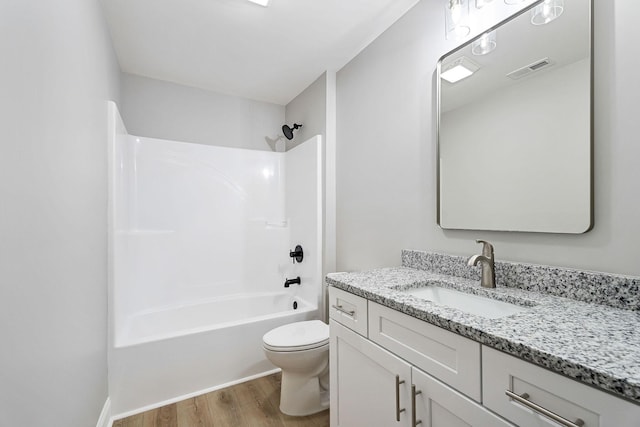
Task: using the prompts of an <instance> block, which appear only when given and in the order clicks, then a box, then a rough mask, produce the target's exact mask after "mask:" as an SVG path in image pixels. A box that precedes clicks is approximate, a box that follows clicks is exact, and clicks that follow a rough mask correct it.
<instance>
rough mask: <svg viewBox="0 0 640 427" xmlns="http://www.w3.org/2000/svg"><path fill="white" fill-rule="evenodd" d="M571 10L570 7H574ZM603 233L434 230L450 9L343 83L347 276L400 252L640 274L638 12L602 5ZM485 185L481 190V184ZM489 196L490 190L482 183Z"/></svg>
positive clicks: (598, 186)
mask: <svg viewBox="0 0 640 427" xmlns="http://www.w3.org/2000/svg"><path fill="white" fill-rule="evenodd" d="M567 7H569V5H567ZM594 16H595V29H594V34H595V71H594V74H595V88H594V91H595V94H594V98H595V107H594V109H595V112H594V114H595V122H594V128H595V138H594V145H595V148H594V151H595V152H594V158H595V165H594V168H595V177H594V181H595V221H594V223H595V226H594V228H593V230H592V231H590V232H588V233H586V234H582V235H553V234H535V233H531V234H530V233H506V232H481V231H445V230H442V229H440V228H439V227H438V226H437V225H436V176H435V170H436V159H435V152H436V138H435V117H434V112H435V105H434V85H435V83H434V79H435V77H434V71H435V65H436V62H437V60H438V58H439V57H440V56H441V55H443V54H444V53H445V52H447V51H448V50H450V49H452V48H453V47H455V45H454V44H453V43H451V42H445V40H444V37H443V36H442V34H444V29H443V23H442V20H443V13H442V2H440V1H436V0H422V1H421V2H420V3H418V4H417V5H416V7H414V8H413V9H412V10H411V11H409V12H408V13H407V14H406V15H405V16H404V17H403V18H402V19H400V20H399V21H398V22H396V24H394V25H393V26H392V27H391V28H390V29H389V30H387V31H386V32H385V33H384V34H382V35H381V36H380V37H379V38H378V39H376V40H375V41H374V42H373V43H372V44H371V45H369V46H368V47H367V48H366V49H365V50H364V51H363V52H361V53H360V54H359V55H358V56H357V57H356V58H355V59H353V60H352V61H351V62H350V63H349V64H347V65H346V66H345V67H344V68H343V69H342V70H340V71H339V72H338V75H337V132H338V133H337V218H338V221H337V257H338V270H354V269H363V268H371V267H380V266H389V265H398V264H399V263H400V251H401V249H403V248H413V249H422V250H430V251H439V252H446V253H451V254H458V255H470V254H474V253H477V252H478V251H479V249H480V248H479V247H478V246H477V245H476V244H475V242H474V239H476V238H483V239H487V240H489V241H491V242H493V243H494V244H495V247H496V257H497V258H498V259H502V260H513V261H525V262H532V263H540V264H549V265H560V266H569V267H577V268H584V269H590V270H600V271H607V272H614V273H623V274H634V275H638V274H640V262H638V260H639V257H638V253H639V250H638V241H637V239H638V236H640V221H639V220H638V218H640V198H639V197H638V183H639V182H640V168H638V167H637V161H638V159H639V158H640V144H637V143H636V141H637V135H638V129H637V125H636V123H637V119H636V118H635V117H634V113H635V112H636V111H637V100H638V99H640V87H639V86H638V85H634V84H633V83H632V82H633V81H635V79H636V76H635V74H636V72H635V70H637V69H638V68H640V58H639V57H638V56H637V55H633V54H630V52H635V51H637V48H636V41H637V40H639V39H640V27H638V25H637V23H636V21H637V18H638V17H639V16H640V4H639V3H638V2H629V1H621V0H618V1H611V0H595V11H594ZM478 176H479V178H478V180H479V181H481V175H480V173H479V175H478ZM485 184H488V185H490V183H485Z"/></svg>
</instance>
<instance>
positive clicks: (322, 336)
mask: <svg viewBox="0 0 640 427" xmlns="http://www.w3.org/2000/svg"><path fill="white" fill-rule="evenodd" d="M262 341H263V342H264V345H265V347H267V348H270V349H273V350H280V351H295V350H306V349H311V348H316V347H320V346H322V345H324V344H327V343H328V342H329V325H327V324H326V323H324V322H323V321H321V320H308V321H305V322H295V323H290V324H288V325H284V326H279V327H277V328H275V329H272V330H271V331H269V332H267V333H266V334H264V337H262Z"/></svg>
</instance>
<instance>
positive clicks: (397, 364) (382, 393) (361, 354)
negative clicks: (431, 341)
mask: <svg viewBox="0 0 640 427" xmlns="http://www.w3.org/2000/svg"><path fill="white" fill-rule="evenodd" d="M330 328H331V341H330V342H331V344H330V345H331V352H330V363H331V367H330V372H331V427H362V426H371V427H378V426H380V427H388V426H399V427H404V426H406V427H415V426H417V425H421V426H425V427H458V426H460V427H463V426H464V427H472V426H478V427H481V426H482V427H489V426H491V427H513V424H510V423H508V422H505V421H504V420H502V419H500V418H499V417H497V416H496V415H494V414H492V413H491V412H490V411H488V410H486V409H485V408H483V407H482V406H481V405H479V404H478V403H476V402H474V401H473V400H471V399H469V398H468V397H466V396H464V395H463V394H461V393H459V392H457V391H455V390H453V389H452V388H451V387H448V386H447V385H446V384H444V383H442V382H441V381H438V380H437V379H435V378H434V377H432V376H431V375H428V374H427V373H425V372H423V371H422V370H420V369H417V368H416V367H415V366H412V365H410V364H409V363H407V362H406V361H404V360H402V359H401V358H399V357H397V356H395V355H394V354H392V353H390V352H389V351H387V350H385V349H383V348H382V347H380V346H378V345H376V344H375V343H373V342H371V341H370V340H368V339H366V338H364V337H362V336H360V335H358V334H356V333H355V332H353V331H351V330H349V329H348V328H346V327H344V326H342V325H340V324H339V323H337V322H336V321H335V320H331V322H330Z"/></svg>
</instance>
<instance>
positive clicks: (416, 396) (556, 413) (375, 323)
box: [329, 287, 640, 427]
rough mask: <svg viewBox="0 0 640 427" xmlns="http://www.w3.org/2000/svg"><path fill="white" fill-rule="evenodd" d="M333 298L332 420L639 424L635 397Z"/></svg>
mask: <svg viewBox="0 0 640 427" xmlns="http://www.w3.org/2000/svg"><path fill="white" fill-rule="evenodd" d="M329 299H330V304H331V305H333V306H334V307H333V308H332V309H330V318H331V319H330V346H331V347H330V353H329V354H330V375H331V380H330V384H331V392H330V398H331V427H361V426H372V427H378V426H380V427H389V426H410V427H415V426H416V425H420V426H424V427H458V426H483V427H508V426H512V427H513V426H521V427H530V426H535V427H557V426H565V427H576V426H578V427H614V426H615V427H640V405H637V404H634V403H632V402H628V401H626V400H623V399H620V398H617V397H615V396H613V395H611V394H608V393H605V392H603V391H600V390H597V389H596V388H593V387H590V386H587V385H585V384H582V383H580V382H578V381H575V380H572V379H570V378H567V377H564V376H562V375H559V374H556V373H554V372H551V371H548V370H546V369H543V368H541V367H539V366H536V365H534V364H531V363H528V362H525V361H522V360H521V359H518V358H516V357H513V356H510V355H507V354H504V353H502V352H499V351H497V350H494V349H492V348H489V347H486V346H484V345H481V344H479V343H477V342H475V341H472V340H469V339H467V338H464V337H462V336H459V335H457V334H455V333H452V332H449V331H446V330H444V329H442V328H438V327H436V326H434V325H431V324H429V323H427V322H423V321H421V320H419V319H416V318H413V317H411V316H408V315H406V314H403V313H401V312H399V311H396V310H393V309H390V308H388V307H385V306H382V305H380V304H376V303H374V302H372V301H367V300H366V299H365V298H361V297H359V296H356V295H353V294H349V293H347V292H344V291H342V290H340V289H336V288H333V287H331V288H329ZM545 412H546V414H544V413H545ZM543 414H544V415H543ZM553 417H556V418H555V420H556V421H552V418H553Z"/></svg>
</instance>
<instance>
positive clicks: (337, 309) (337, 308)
mask: <svg viewBox="0 0 640 427" xmlns="http://www.w3.org/2000/svg"><path fill="white" fill-rule="evenodd" d="M331 307H333V308H334V309H335V310H336V311H339V312H340V313H343V314H346V315H347V316H351V317H353V316H354V315H355V314H356V311H355V310H346V309H345V308H344V307H342V306H341V305H336V304H334V305H332V306H331Z"/></svg>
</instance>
